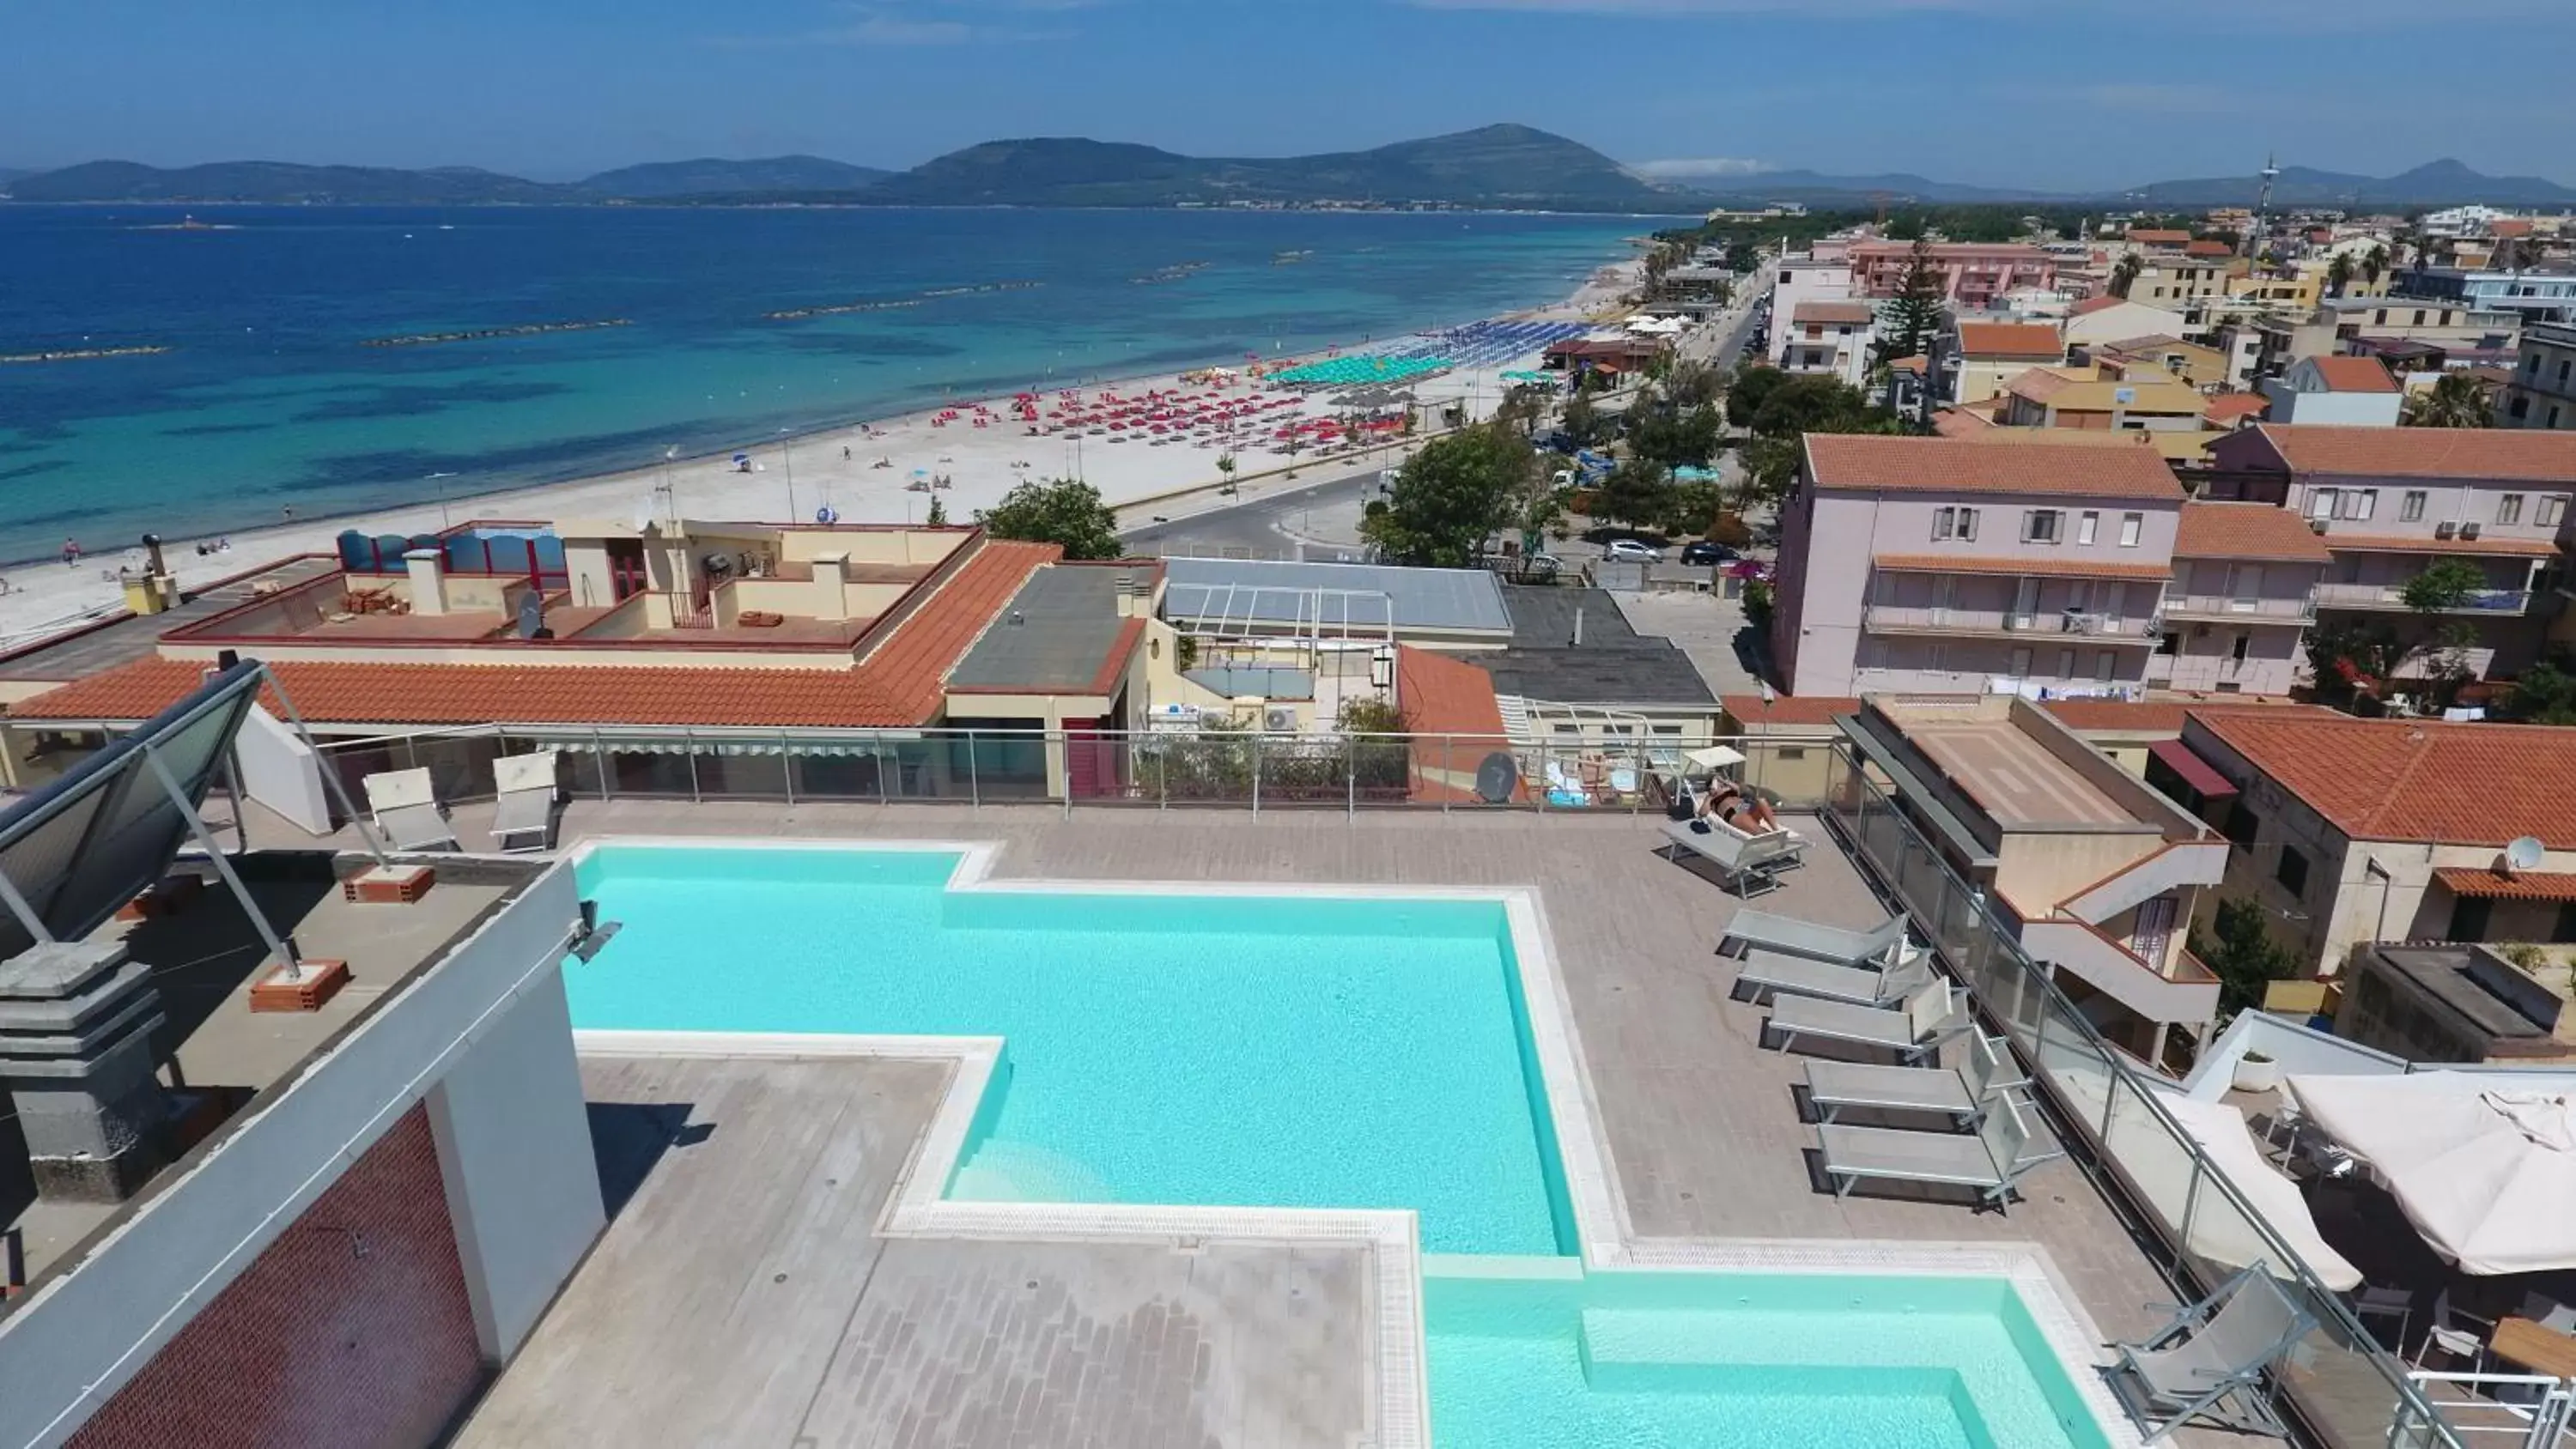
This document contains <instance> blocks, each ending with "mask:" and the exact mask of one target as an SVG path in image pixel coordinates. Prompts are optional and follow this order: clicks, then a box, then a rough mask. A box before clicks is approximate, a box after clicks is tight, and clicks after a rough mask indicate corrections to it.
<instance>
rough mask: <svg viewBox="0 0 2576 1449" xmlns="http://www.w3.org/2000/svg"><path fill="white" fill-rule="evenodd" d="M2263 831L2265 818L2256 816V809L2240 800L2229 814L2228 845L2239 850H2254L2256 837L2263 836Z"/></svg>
mask: <svg viewBox="0 0 2576 1449" xmlns="http://www.w3.org/2000/svg"><path fill="white" fill-rule="evenodd" d="M2262 830H2263V817H2262V816H2260V815H2257V814H2255V813H2254V808H2253V807H2252V806H2250V805H2248V804H2246V803H2245V802H2244V801H2243V800H2241V799H2240V800H2238V801H2237V802H2236V808H2235V809H2234V810H2231V811H2229V812H2228V815H2227V843H2228V844H2230V845H2233V846H2235V847H2236V848H2237V849H2239V850H2252V849H2253V848H2254V837H2255V836H2257V835H2259V834H2261V833H2262Z"/></svg>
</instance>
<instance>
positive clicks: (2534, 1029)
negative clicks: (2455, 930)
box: [2370, 946, 2549, 1040]
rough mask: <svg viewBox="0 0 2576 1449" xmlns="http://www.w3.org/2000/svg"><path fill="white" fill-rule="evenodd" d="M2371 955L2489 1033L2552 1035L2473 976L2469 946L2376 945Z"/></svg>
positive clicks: (2533, 1036) (2510, 1035) (2531, 1037)
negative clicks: (2481, 984) (2473, 978)
mask: <svg viewBox="0 0 2576 1449" xmlns="http://www.w3.org/2000/svg"><path fill="white" fill-rule="evenodd" d="M2370 954H2372V955H2373V956H2376V957H2378V958H2379V959H2380V960H2381V961H2383V962H2386V963H2387V965H2388V967H2389V969H2390V970H2392V971H2395V972H2396V973H2397V974H2398V975H2400V976H2403V977H2405V978H2406V979H2407V980H2409V981H2411V982H2414V983H2415V984H2416V985H2417V986H2418V987H2420V988H2422V989H2423V991H2424V993H2425V994H2426V995H2428V996H2431V997H2432V998H2433V999H2434V1000H2436V1001H2439V1002H2441V1003H2442V1004H2443V1005H2444V1006H2447V1007H2449V1008H2450V1009H2452V1010H2453V1011H2456V1012H2458V1013H2459V1014H2460V1015H2462V1016H2464V1017H2466V1018H2468V1021H2469V1024H2470V1025H2472V1026H2474V1027H2476V1028H2477V1029H2478V1030H2480V1031H2482V1032H2485V1033H2486V1034H2487V1035H2489V1036H2495V1037H2514V1038H2527V1039H2533V1040H2538V1039H2542V1038H2546V1037H2547V1036H2548V1035H2549V1033H2548V1032H2546V1031H2543V1030H2541V1028H2540V1025H2539V1023H2537V1022H2534V1021H2532V1020H2531V1019H2530V1018H2528V1017H2526V1016H2524V1015H2523V1014H2522V1013H2521V1012H2518V1011H2516V1010H2514V1009H2513V1008H2512V1007H2510V1006H2508V1005H2506V1004H2505V1003H2504V1002H2503V1001H2502V1000H2500V999H2498V998H2497V997H2496V996H2495V995H2494V993H2492V992H2489V991H2488V990H2486V989H2485V988H2484V987H2481V986H2480V985H2478V983H2477V982H2476V981H2474V980H2472V979H2470V977H2469V960H2470V953H2469V948H2468V947H2466V946H2373V947H2371V949H2370Z"/></svg>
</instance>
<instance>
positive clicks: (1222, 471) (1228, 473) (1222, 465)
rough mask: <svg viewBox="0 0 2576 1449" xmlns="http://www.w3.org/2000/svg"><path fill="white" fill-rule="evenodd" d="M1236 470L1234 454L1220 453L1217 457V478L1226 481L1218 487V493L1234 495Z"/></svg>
mask: <svg viewBox="0 0 2576 1449" xmlns="http://www.w3.org/2000/svg"><path fill="white" fill-rule="evenodd" d="M1234 469H1235V462H1234V455H1233V454H1232V453H1219V454H1217V455H1216V472H1217V476H1218V477H1219V478H1221V479H1223V480H1224V481H1223V482H1221V483H1219V484H1218V485H1217V490H1216V491H1217V492H1219V493H1232V492H1233V491H1234Z"/></svg>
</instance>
